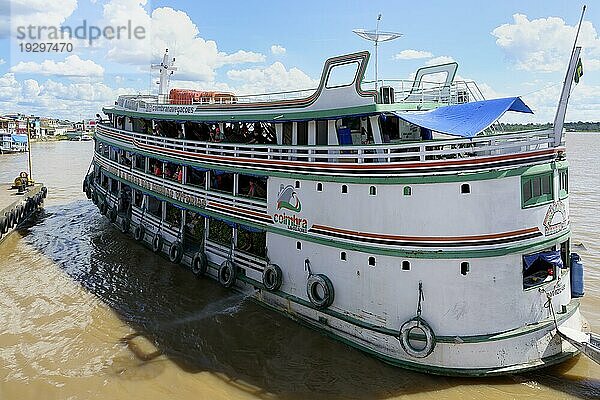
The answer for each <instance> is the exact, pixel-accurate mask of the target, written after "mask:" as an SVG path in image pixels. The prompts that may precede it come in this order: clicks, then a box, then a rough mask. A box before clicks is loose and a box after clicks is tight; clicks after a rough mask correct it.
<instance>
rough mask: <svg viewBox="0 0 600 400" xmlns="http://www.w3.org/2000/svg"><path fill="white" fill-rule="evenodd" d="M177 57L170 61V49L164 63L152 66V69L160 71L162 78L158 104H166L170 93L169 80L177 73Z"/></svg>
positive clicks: (160, 78) (159, 81)
mask: <svg viewBox="0 0 600 400" xmlns="http://www.w3.org/2000/svg"><path fill="white" fill-rule="evenodd" d="M173 64H175V57H173V59H171V60H169V49H166V50H165V55H164V56H163V59H162V62H161V63H160V64H152V65H151V68H152V69H157V70H159V73H160V77H159V80H158V102H159V103H165V102H166V100H167V96H168V94H169V93H168V92H169V79H170V77H171V75H173V72H175V71H177V67H174V66H173Z"/></svg>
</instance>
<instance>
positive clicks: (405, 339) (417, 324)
mask: <svg viewBox="0 0 600 400" xmlns="http://www.w3.org/2000/svg"><path fill="white" fill-rule="evenodd" d="M413 329H418V330H420V331H422V332H423V334H424V335H425V346H424V347H422V348H419V347H415V346H414V345H413V344H412V343H411V342H410V332H411V331H412V330H413ZM398 340H400V345H401V346H402V348H403V349H404V351H405V352H406V354H408V355H409V356H411V357H415V358H425V357H427V356H428V355H430V354H431V352H432V351H433V349H434V348H435V335H434V333H433V330H432V329H431V327H430V326H429V324H427V322H425V321H424V320H423V319H421V318H420V317H415V318H413V319H409V320H408V321H406V322H405V323H403V324H402V326H401V327H400V332H399V334H398Z"/></svg>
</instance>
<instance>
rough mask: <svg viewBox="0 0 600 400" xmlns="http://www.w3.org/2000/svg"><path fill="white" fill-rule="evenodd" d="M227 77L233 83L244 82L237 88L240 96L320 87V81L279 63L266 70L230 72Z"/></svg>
mask: <svg viewBox="0 0 600 400" xmlns="http://www.w3.org/2000/svg"><path fill="white" fill-rule="evenodd" d="M227 77H228V78H229V79H231V80H232V81H237V82H242V84H241V85H240V86H239V87H237V88H236V92H237V93H240V94H252V93H265V92H270V91H285V90H297V89H310V88H315V87H316V86H317V85H318V81H316V80H314V79H312V78H311V77H309V76H308V75H306V74H305V73H304V72H302V71H301V70H299V69H298V68H293V67H292V68H290V69H289V70H287V69H286V68H285V66H284V65H283V64H282V63H280V62H279V61H277V62H274V63H273V64H271V65H270V66H268V67H265V68H249V69H242V70H235V69H234V70H230V71H227Z"/></svg>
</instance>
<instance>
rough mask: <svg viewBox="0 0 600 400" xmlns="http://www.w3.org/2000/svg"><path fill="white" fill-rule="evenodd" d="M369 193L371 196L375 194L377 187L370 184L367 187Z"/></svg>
mask: <svg viewBox="0 0 600 400" xmlns="http://www.w3.org/2000/svg"><path fill="white" fill-rule="evenodd" d="M369 195H371V196H377V188H376V187H375V186H371V187H370V188H369Z"/></svg>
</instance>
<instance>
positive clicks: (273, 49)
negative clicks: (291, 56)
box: [271, 44, 286, 56]
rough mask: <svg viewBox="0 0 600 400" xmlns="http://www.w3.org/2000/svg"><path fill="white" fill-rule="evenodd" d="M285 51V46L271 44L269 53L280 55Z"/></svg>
mask: <svg viewBox="0 0 600 400" xmlns="http://www.w3.org/2000/svg"><path fill="white" fill-rule="evenodd" d="M285 52H286V49H285V47H283V46H281V45H279V44H274V45H273V46H271V54H274V55H276V56H280V55H283V54H285Z"/></svg>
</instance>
